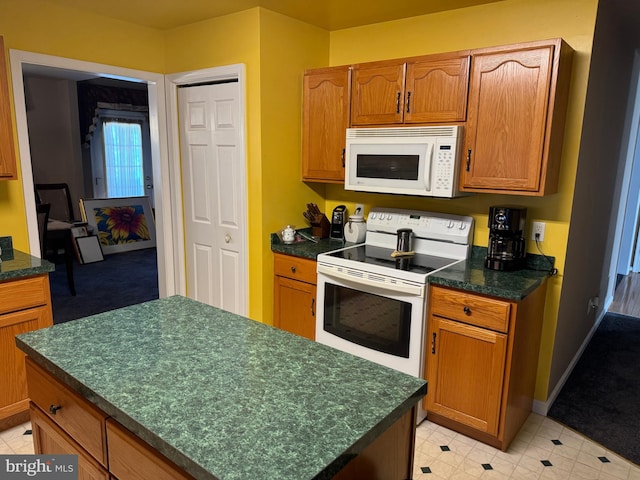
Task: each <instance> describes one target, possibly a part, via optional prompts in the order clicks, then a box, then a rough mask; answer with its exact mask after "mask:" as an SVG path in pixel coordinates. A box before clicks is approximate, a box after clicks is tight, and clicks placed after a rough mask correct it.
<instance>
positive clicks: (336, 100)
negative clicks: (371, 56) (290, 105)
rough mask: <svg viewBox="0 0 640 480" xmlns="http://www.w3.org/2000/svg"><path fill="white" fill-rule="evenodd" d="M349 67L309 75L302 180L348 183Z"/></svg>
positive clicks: (305, 82) (305, 93) (305, 89)
mask: <svg viewBox="0 0 640 480" xmlns="http://www.w3.org/2000/svg"><path fill="white" fill-rule="evenodd" d="M349 78H350V73H349V67H335V68H323V69H318V70H310V71H307V72H305V75H304V80H303V112H302V179H303V180H307V181H315V182H328V183H341V182H343V181H344V153H345V141H346V130H347V127H348V126H349V107H350V95H349V92H350V85H349Z"/></svg>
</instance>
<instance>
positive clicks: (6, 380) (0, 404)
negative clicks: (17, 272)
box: [0, 306, 51, 414]
mask: <svg viewBox="0 0 640 480" xmlns="http://www.w3.org/2000/svg"><path fill="white" fill-rule="evenodd" d="M50 318H51V313H50V310H49V307H48V306H45V307H38V308H31V309H28V310H22V311H19V312H14V313H9V314H5V315H2V316H0V379H1V382H2V388H0V413H4V412H3V410H7V414H11V413H18V412H19V411H22V410H24V411H25V412H26V410H27V408H28V396H27V375H26V371H25V363H24V359H25V354H24V353H23V352H22V350H20V349H18V347H16V340H15V337H16V335H19V334H21V333H26V332H30V331H32V330H37V329H39V328H43V327H46V326H48V325H50ZM12 410H15V411H12Z"/></svg>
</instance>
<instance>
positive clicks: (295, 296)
mask: <svg viewBox="0 0 640 480" xmlns="http://www.w3.org/2000/svg"><path fill="white" fill-rule="evenodd" d="M274 325H275V326H276V327H278V328H281V329H283V330H286V331H287V332H291V333H295V334H296V335H300V336H301V337H305V338H308V339H309V340H315V336H316V286H315V285H312V284H310V283H305V282H299V281H297V280H291V279H289V278H285V277H279V276H277V277H275V298H274Z"/></svg>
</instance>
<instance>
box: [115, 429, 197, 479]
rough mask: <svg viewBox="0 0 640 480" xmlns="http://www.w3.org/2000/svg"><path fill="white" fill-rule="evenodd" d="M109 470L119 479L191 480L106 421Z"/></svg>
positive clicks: (127, 432)
mask: <svg viewBox="0 0 640 480" xmlns="http://www.w3.org/2000/svg"><path fill="white" fill-rule="evenodd" d="M107 442H108V444H109V471H110V472H111V473H112V474H114V475H115V476H116V477H118V479H119V480H147V479H150V478H153V479H154V480H193V477H191V476H190V475H188V474H187V473H186V472H184V471H183V470H181V469H180V468H179V467H177V466H176V465H175V464H174V463H173V462H171V461H170V460H168V459H167V458H166V457H164V456H163V455H161V454H160V453H159V452H158V451H157V450H155V449H153V448H152V447H151V446H149V445H148V444H147V443H145V442H143V441H142V440H140V439H139V438H138V437H136V436H135V435H133V434H132V433H131V432H129V430H127V429H125V428H124V427H122V426H121V425H120V424H119V423H117V422H115V421H114V420H113V419H111V418H110V419H109V420H107Z"/></svg>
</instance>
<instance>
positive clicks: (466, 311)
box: [462, 305, 471, 316]
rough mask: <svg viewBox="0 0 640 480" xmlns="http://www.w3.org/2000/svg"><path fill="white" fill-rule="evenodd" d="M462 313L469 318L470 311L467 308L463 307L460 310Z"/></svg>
mask: <svg viewBox="0 0 640 480" xmlns="http://www.w3.org/2000/svg"><path fill="white" fill-rule="evenodd" d="M462 311H463V312H464V314H465V315H467V316H469V315H471V309H470V308H469V307H467V306H466V305H465V307H464V308H463V309H462Z"/></svg>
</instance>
